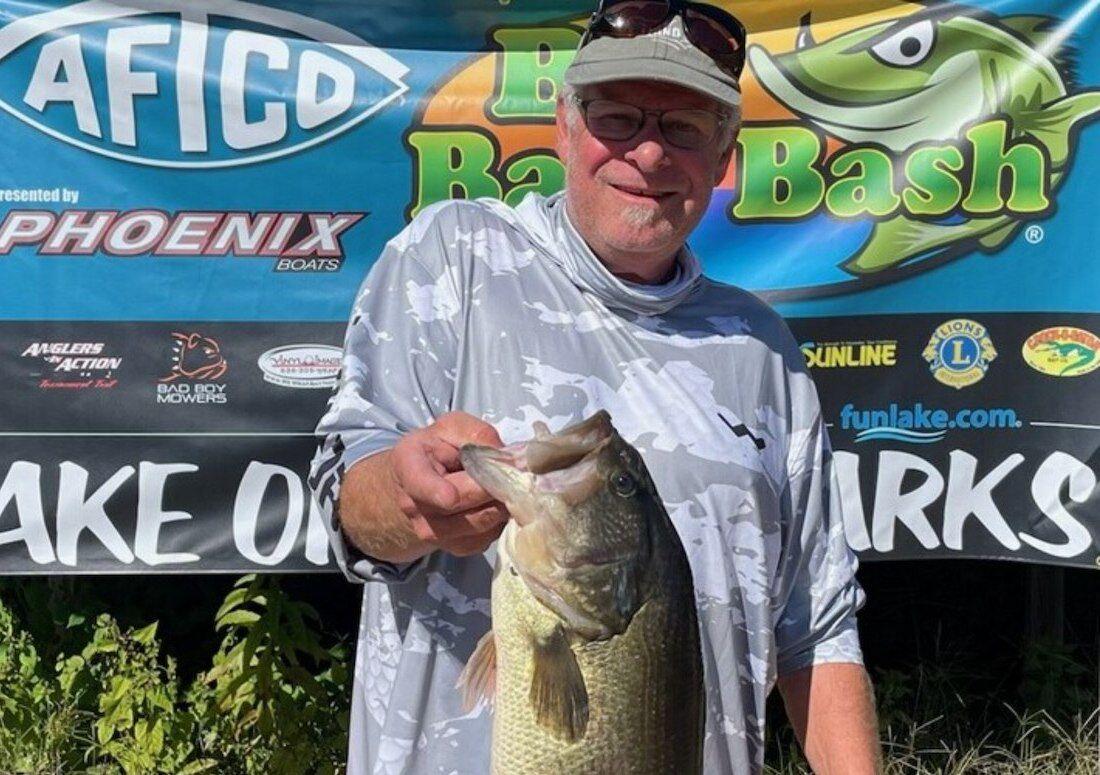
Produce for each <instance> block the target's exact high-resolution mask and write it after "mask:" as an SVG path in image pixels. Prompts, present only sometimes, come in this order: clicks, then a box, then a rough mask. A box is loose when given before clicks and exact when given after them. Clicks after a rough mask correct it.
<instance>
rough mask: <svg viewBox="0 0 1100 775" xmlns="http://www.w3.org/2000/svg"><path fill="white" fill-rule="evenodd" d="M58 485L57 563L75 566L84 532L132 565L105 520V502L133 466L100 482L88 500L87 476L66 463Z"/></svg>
mask: <svg viewBox="0 0 1100 775" xmlns="http://www.w3.org/2000/svg"><path fill="white" fill-rule="evenodd" d="M60 468H61V481H60V483H59V484H58V487H57V559H58V561H60V562H61V563H62V564H63V565H69V566H76V564H77V543H78V542H79V541H80V534H81V533H83V532H84V531H85V530H87V531H89V532H90V533H92V534H93V535H94V536H95V537H96V538H98V539H99V541H100V543H102V544H103V546H104V547H105V548H106V549H107V551H109V552H110V553H111V554H112V555H114V557H115V559H116V560H119V561H120V562H124V563H127V564H129V563H132V562H133V561H134V553H133V552H131V551H130V547H128V546H127V545H126V542H125V541H124V540H123V539H122V536H121V535H120V534H119V532H118V530H117V529H116V528H115V526H114V524H113V523H112V522H111V520H110V518H109V517H108V516H107V511H106V505H107V500H108V499H109V498H110V497H111V496H112V495H114V494H115V492H117V491H118V489H119V488H120V487H121V486H122V485H123V484H125V482H126V480H127V479H129V478H130V477H131V476H133V475H134V467H133V466H123V467H122V468H120V469H118V471H116V472H115V473H114V476H112V477H111V478H110V479H108V480H107V481H106V482H104V483H103V484H102V485H101V486H100V487H99V489H97V490H96V491H95V492H94V493H92V495H91V496H90V497H85V494H86V492H87V489H88V472H87V471H86V470H85V469H83V468H81V467H80V466H78V465H77V464H76V463H73V462H70V461H68V460H66V461H64V462H63V463H62V464H61V467H60Z"/></svg>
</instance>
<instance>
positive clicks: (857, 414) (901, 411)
mask: <svg viewBox="0 0 1100 775" xmlns="http://www.w3.org/2000/svg"><path fill="white" fill-rule="evenodd" d="M1022 426H1023V423H1022V422H1021V421H1020V419H1019V418H1018V417H1017V415H1016V410H1015V409H1008V408H984V407H979V408H964V409H956V410H953V411H952V410H948V409H937V408H933V407H926V406H925V405H924V404H922V403H921V402H919V401H918V402H917V403H915V404H913V405H912V406H910V407H902V406H899V405H898V404H893V403H892V404H890V405H889V406H887V407H884V408H881V409H856V408H855V406H854V405H853V404H845V405H844V406H843V408H841V410H840V427H841V429H843V430H846V431H847V430H855V431H857V433H856V442H857V443H858V442H863V441H881V440H884V439H889V440H892V441H903V442H907V443H909V444H932V443H934V442H937V441H940V440H941V439H943V437H944V436H946V435H947V431H949V430H954V429H959V430H990V429H998V430H1000V429H1016V428H1020V427H1022Z"/></svg>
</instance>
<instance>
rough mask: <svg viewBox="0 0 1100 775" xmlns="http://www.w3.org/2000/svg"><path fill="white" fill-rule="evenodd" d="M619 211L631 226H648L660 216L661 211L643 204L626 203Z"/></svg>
mask: <svg viewBox="0 0 1100 775" xmlns="http://www.w3.org/2000/svg"><path fill="white" fill-rule="evenodd" d="M619 213H620V215H621V216H622V219H623V220H624V221H626V222H627V223H628V224H630V225H631V226H648V225H649V224H651V223H653V222H654V221H655V220H656V219H657V218H658V216H660V214H661V211H660V210H655V209H653V208H652V207H646V206H645V205H628V206H626V207H624V208H623V209H622V210H620V211H619Z"/></svg>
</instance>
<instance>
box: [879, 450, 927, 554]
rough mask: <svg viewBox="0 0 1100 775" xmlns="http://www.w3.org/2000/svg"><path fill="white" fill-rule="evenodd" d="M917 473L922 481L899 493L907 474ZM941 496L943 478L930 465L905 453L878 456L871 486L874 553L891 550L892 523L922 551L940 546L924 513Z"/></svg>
mask: <svg viewBox="0 0 1100 775" xmlns="http://www.w3.org/2000/svg"><path fill="white" fill-rule="evenodd" d="M911 470H912V471H919V472H921V473H923V474H924V475H925V480H924V481H923V482H922V483H921V485H920V486H919V487H917V488H916V489H915V490H911V491H909V492H907V493H903V492H902V491H901V484H902V481H904V479H905V474H906V473H907V472H908V471H911ZM942 492H943V476H942V475H940V472H939V471H937V470H936V469H935V468H934V467H933V466H932V464H931V463H929V462H927V461H925V460H922V459H921V458H919V457H917V456H916V455H910V454H909V453H907V452H895V451H893V450H885V451H883V452H882V453H880V454H879V462H878V481H877V483H876V486H875V511H874V516H873V517H872V524H871V534H872V536H873V541H874V546H875V549H876V550H877V551H880V552H889V551H890V550H892V549H893V548H894V523H895V521H897V522H901V523H902V524H904V525H905V526H906V527H908V528H909V529H910V530H911V531H912V532H913V535H915V536H916V537H917V540H918V541H920V543H921V546H923V547H924V548H925V549H935V548H936V547H937V546H939V545H940V540H939V538H937V537H936V532H935V531H934V530H933V529H932V525H931V523H930V522H929V521H928V517H927V516H926V515H925V513H924V510H925V509H926V508H928V507H929V506H931V505H932V503H933V502H935V500H936V499H937V498H939V497H940V494H941V493H942Z"/></svg>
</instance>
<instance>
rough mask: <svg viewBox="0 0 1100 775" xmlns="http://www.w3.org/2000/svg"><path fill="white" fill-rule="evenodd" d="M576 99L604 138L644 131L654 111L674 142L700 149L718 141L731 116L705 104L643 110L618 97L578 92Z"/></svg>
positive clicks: (588, 123) (587, 122)
mask: <svg viewBox="0 0 1100 775" xmlns="http://www.w3.org/2000/svg"><path fill="white" fill-rule="evenodd" d="M572 101H573V104H575V105H576V106H577V107H579V108H580V110H581V115H582V116H584V124H585V126H587V127H588V131H589V132H591V133H592V135H593V136H594V137H598V138H599V139H601V140H629V139H630V138H632V137H633V136H634V135H636V134H638V132H639V131H641V128H642V127H643V126H644V125H645V120H646V116H649V115H653V116H656V117H657V126H658V127H660V129H661V134H662V135H664V138H665V140H667V141H668V142H669V144H670V145H674V146H676V147H677V148H684V149H687V150H690V151H698V150H700V149H702V148H705V147H706V146H707V145H709V144H710V143H712V142H714V140H715V139H716V138H717V137H718V133H719V132H721V131H722V127H723V126H725V124H726V122H727V121H729V117H728V116H725V115H722V114H720V113H716V112H714V111H712V110H706V109H704V108H675V109H673V110H643V109H642V108H639V107H638V106H637V105H630V104H629V103H626V102H616V101H615V100H604V99H593V100H584V99H581V98H580V97H578V96H577V95H576V94H574V95H572Z"/></svg>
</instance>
